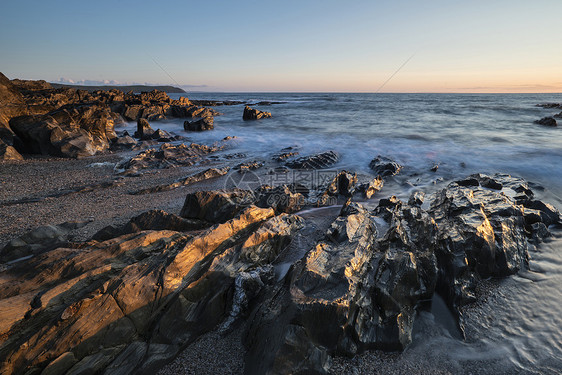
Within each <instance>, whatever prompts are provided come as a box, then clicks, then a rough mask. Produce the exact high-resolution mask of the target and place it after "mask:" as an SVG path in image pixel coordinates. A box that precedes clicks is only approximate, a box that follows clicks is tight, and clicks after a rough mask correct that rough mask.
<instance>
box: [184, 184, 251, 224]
mask: <svg viewBox="0 0 562 375" xmlns="http://www.w3.org/2000/svg"><path fill="white" fill-rule="evenodd" d="M255 200H256V199H255V196H254V193H253V192H251V191H249V190H241V189H233V190H212V191H197V192H195V193H190V194H188V195H187V197H186V198H185V202H184V204H183V208H182V210H181V213H180V216H181V217H184V218H187V219H199V220H205V221H207V222H210V223H224V222H225V221H227V220H230V219H232V218H233V217H235V216H236V215H238V213H240V212H241V211H242V210H244V209H245V208H246V207H248V206H250V205H251V204H254V202H255Z"/></svg>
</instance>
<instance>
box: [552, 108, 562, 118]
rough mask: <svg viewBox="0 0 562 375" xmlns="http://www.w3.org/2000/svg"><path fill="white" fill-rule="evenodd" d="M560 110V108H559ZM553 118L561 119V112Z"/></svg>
mask: <svg viewBox="0 0 562 375" xmlns="http://www.w3.org/2000/svg"><path fill="white" fill-rule="evenodd" d="M561 108H562V107H561ZM552 117H555V118H562V112H560V113H557V114H555V115H554V116H552Z"/></svg>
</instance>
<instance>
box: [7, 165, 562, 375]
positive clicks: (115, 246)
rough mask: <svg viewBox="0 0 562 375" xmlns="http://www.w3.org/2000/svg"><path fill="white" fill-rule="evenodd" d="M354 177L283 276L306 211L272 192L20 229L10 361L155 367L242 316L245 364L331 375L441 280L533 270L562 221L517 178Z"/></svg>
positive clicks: (26, 367) (11, 267) (467, 292)
mask: <svg viewBox="0 0 562 375" xmlns="http://www.w3.org/2000/svg"><path fill="white" fill-rule="evenodd" d="M354 177H355V176H354V175H352V174H350V173H347V172H343V173H340V174H339V175H338V176H336V178H335V179H334V181H333V183H332V184H330V185H329V187H328V188H327V190H326V191H325V193H326V194H328V195H329V194H334V195H337V196H339V197H345V196H347V195H351V197H350V198H349V200H348V201H347V202H346V203H345V204H344V205H343V207H342V208H341V211H340V212H339V215H338V216H337V217H336V218H335V219H334V220H333V222H332V223H331V224H328V223H329V222H328V223H326V226H325V228H327V230H326V231H325V233H324V234H322V232H320V233H319V234H318V235H317V236H316V237H314V238H313V239H311V240H310V241H309V242H307V243H309V244H311V246H307V248H305V249H299V250H302V252H301V253H299V254H302V256H301V255H299V257H300V259H298V260H297V261H296V262H294V263H292V264H291V266H290V268H289V271H288V272H287V273H286V274H285V273H282V274H281V275H279V274H277V273H276V270H275V265H276V261H277V260H278V259H279V257H281V256H283V254H284V252H285V251H287V249H288V247H289V246H290V245H291V244H292V240H293V239H294V238H295V236H297V233H298V235H303V234H302V233H304V230H305V229H308V228H307V225H311V224H310V223H309V222H307V221H306V220H304V219H302V218H301V217H299V216H296V215H294V214H291V213H287V212H283V211H285V210H284V209H281V208H282V207H279V206H277V205H275V202H272V203H271V204H270V206H268V204H267V202H268V200H261V199H259V197H260V194H262V193H264V191H266V192H270V190H271V189H270V190H268V189H261V190H264V191H261V190H259V191H256V192H254V191H249V190H216V191H200V192H196V193H190V194H189V195H188V196H187V197H186V200H185V204H184V207H183V209H182V212H181V215H179V216H178V215H174V214H170V213H166V212H164V211H159V210H154V211H149V212H146V213H143V214H141V215H138V216H136V217H134V218H132V219H131V220H130V221H129V222H128V223H127V224H125V225H122V226H110V227H106V228H103V229H102V230H100V231H99V232H98V233H97V234H96V235H94V237H93V238H92V239H91V240H90V241H88V242H84V243H72V242H69V240H68V238H67V237H66V234H67V232H68V231H69V230H71V229H72V228H75V227H79V226H80V225H83V223H67V224H66V225H65V226H52V227H50V226H49V227H41V228H37V229H35V230H34V231H32V232H29V233H27V234H25V235H23V236H21V237H20V238H17V239H14V240H13V241H11V242H10V243H9V244H8V245H7V246H6V247H4V248H3V249H2V251H0V261H1V262H3V263H2V264H1V265H0V266H1V267H2V270H3V272H2V273H1V278H0V316H2V320H1V321H0V358H3V359H5V360H4V361H3V362H2V364H1V367H0V371H1V372H5V373H14V374H25V373H27V372H28V371H31V372H37V373H39V372H41V371H44V372H45V373H46V374H59V373H65V372H69V373H81V372H83V371H88V372H104V371H105V372H106V373H120V374H133V373H150V372H153V371H154V370H155V369H157V368H158V367H160V366H162V365H163V364H164V363H166V362H167V361H169V360H170V359H171V358H173V357H174V356H175V355H176V354H177V353H178V352H179V351H180V350H182V349H183V348H185V347H186V346H187V345H189V344H190V343H192V342H193V341H194V340H195V339H197V338H198V337H200V336H201V335H202V334H204V333H206V332H208V331H210V330H213V329H218V330H220V331H228V330H229V329H230V327H232V326H233V325H234V323H235V322H236V321H240V320H246V323H247V324H246V327H247V330H246V332H245V335H244V344H245V346H246V349H247V353H246V358H245V361H246V367H245V371H246V373H248V374H254V373H270V374H285V373H298V372H304V373H308V372H316V373H326V372H328V371H329V368H330V365H331V358H332V356H333V355H348V356H352V355H354V354H356V353H358V352H360V351H363V350H369V349H374V348H376V349H382V350H401V349H403V348H405V347H406V346H407V345H408V344H409V343H410V342H411V340H412V329H413V325H414V322H415V319H416V311H417V309H418V308H419V307H420V305H421V304H422V303H423V302H424V301H428V300H430V299H431V298H432V296H433V295H434V293H439V294H440V295H441V296H442V297H443V298H444V299H445V300H446V302H447V303H448V305H449V307H450V308H451V310H452V311H453V312H457V309H458V307H459V306H461V305H463V304H466V303H468V302H470V301H472V300H474V298H475V297H474V296H475V293H474V291H475V287H476V285H477V282H478V281H479V280H480V279H482V278H487V277H490V276H492V277H501V276H506V275H510V274H513V273H515V272H517V270H519V269H521V268H524V267H526V266H527V260H528V247H529V246H528V242H529V241H531V242H535V243H536V242H538V241H541V240H542V239H543V238H544V237H546V236H548V235H549V229H548V227H549V226H551V225H559V224H560V214H559V212H558V211H557V210H556V209H555V208H554V207H552V206H550V205H548V204H546V203H544V202H541V201H538V200H536V199H534V196H533V192H532V191H531V189H530V188H529V186H528V185H527V183H525V181H523V180H520V179H516V178H512V177H510V176H506V175H494V176H484V175H473V176H470V177H468V178H466V179H464V180H459V181H456V182H452V183H451V184H450V185H449V186H447V187H446V188H445V189H443V190H441V191H438V192H437V193H435V194H434V195H433V196H432V197H431V198H430V199H429V201H430V203H429V204H427V205H426V204H425V203H424V200H425V197H424V195H423V194H419V193H414V194H412V196H411V197H410V199H409V200H408V203H404V202H402V201H400V200H398V199H396V198H395V197H391V198H388V199H381V200H380V201H379V204H378V206H377V207H376V208H375V209H374V210H368V209H367V208H365V207H364V206H362V205H361V204H359V203H356V202H352V199H353V194H354V193H362V191H361V190H360V189H353V186H354ZM260 192H261V193H260ZM278 192H279V193H280V194H300V193H296V192H293V191H291V189H290V187H288V186H283V187H281V188H280V189H279V190H278ZM307 194H308V193H307ZM256 195H257V197H256ZM256 201H257V202H258V203H259V204H260V205H262V206H263V207H257V206H254V205H253V203H255V202H256ZM424 207H428V208H427V209H425V208H424ZM293 210H298V208H296V207H292V208H291V209H287V210H286V211H289V212H292V211H293ZM303 216H304V215H303ZM301 230H303V232H300V231H301ZM307 233H309V232H307ZM16 258H20V259H16ZM13 261H16V262H15V263H13Z"/></svg>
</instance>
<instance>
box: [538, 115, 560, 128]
mask: <svg viewBox="0 0 562 375" xmlns="http://www.w3.org/2000/svg"><path fill="white" fill-rule="evenodd" d="M535 124H539V125H544V126H550V127H555V126H558V124H557V123H556V120H555V119H554V118H553V117H543V118H541V119H540V120H536V121H535Z"/></svg>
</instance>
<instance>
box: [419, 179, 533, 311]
mask: <svg viewBox="0 0 562 375" xmlns="http://www.w3.org/2000/svg"><path fill="white" fill-rule="evenodd" d="M477 178H480V179H482V177H481V175H473V177H470V178H468V179H465V180H462V181H470V183H466V184H464V183H461V184H459V182H458V181H457V182H456V183H453V184H451V185H449V186H448V187H447V188H446V189H444V190H442V191H441V192H440V193H438V194H437V196H436V198H435V199H434V200H433V202H432V203H431V206H430V212H431V214H432V216H433V217H434V218H435V221H436V222H437V224H438V226H439V235H438V238H439V240H438V241H439V246H438V249H437V252H436V255H437V258H438V259H439V264H440V265H439V267H440V269H441V270H442V271H441V276H440V280H439V289H440V293H442V295H443V296H444V297H445V299H446V300H447V301H448V302H449V304H450V306H453V307H455V308H457V307H458V306H462V305H463V304H466V303H468V302H471V301H474V299H475V295H474V290H475V285H476V282H477V281H478V280H480V279H481V278H487V277H501V276H507V275H511V274H513V273H515V272H517V271H519V270H520V269H523V268H525V267H527V264H528V258H529V254H528V246H527V240H526V237H527V235H528V234H527V232H526V230H527V229H529V228H528V227H527V229H526V223H525V210H524V207H523V206H521V205H519V204H518V203H517V201H516V200H515V199H512V198H510V197H509V196H508V195H506V194H504V193H502V192H501V191H494V190H488V189H482V188H480V187H479V184H478V179H477ZM493 180H494V181H495V183H494V186H495V187H499V185H502V186H504V187H505V186H508V187H509V186H511V187H513V188H515V189H519V187H520V186H521V185H520V183H519V182H518V180H517V179H514V178H512V177H510V176H500V175H496V176H494V178H493ZM462 181H461V182H462ZM472 181H476V183H473V182H472ZM483 181H488V178H485V179H483ZM530 194H531V195H532V193H530ZM537 229H538V228H537ZM531 230H533V229H532V228H531ZM531 236H532V233H531Z"/></svg>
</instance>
